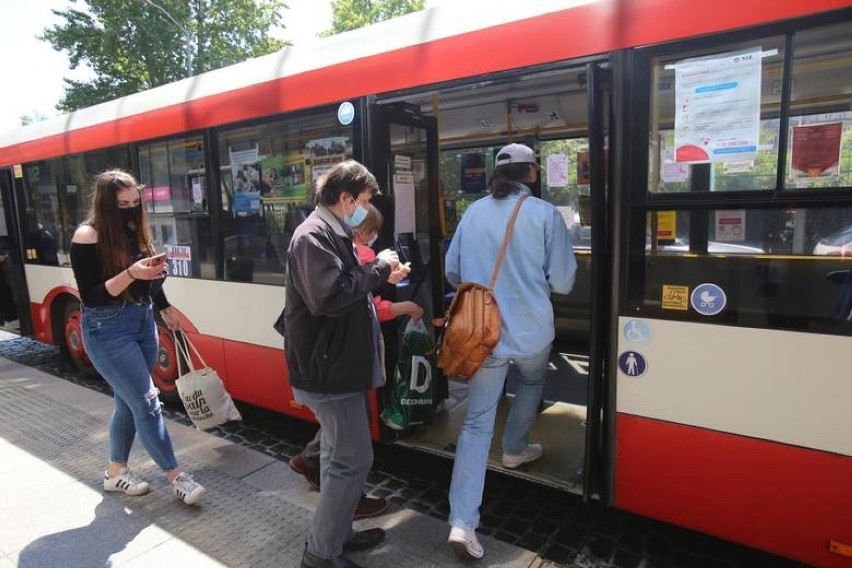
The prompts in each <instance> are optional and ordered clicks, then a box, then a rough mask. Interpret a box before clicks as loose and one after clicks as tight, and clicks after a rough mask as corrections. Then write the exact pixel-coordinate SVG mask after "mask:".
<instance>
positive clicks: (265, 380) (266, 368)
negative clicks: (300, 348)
mask: <svg viewBox="0 0 852 568" xmlns="http://www.w3.org/2000/svg"><path fill="white" fill-rule="evenodd" d="M224 348H225V367H224V368H225V372H226V373H227V375H228V377H230V378H231V379H230V380H229V381H228V390H229V392H230V393H231V396H232V397H233V398H235V399H238V400H241V401H243V402H248V403H249V404H254V405H256V406H261V407H263V408H268V409H270V410H275V411H277V412H283V413H284V414H290V415H295V416H301V417H308V416H310V415H305V416H303V413H304V411H303V410H301V409H299V408H297V407H294V406H293V405H291V404H290V402H291V401H292V399H293V395H292V391H291V389H290V384H289V380H288V373H287V366H286V364H285V361H284V352H283V351H281V349H274V348H270V347H262V346H260V345H251V344H249V343H242V342H239V341H227V340H226V341H224Z"/></svg>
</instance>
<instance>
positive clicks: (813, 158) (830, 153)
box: [791, 122, 843, 180]
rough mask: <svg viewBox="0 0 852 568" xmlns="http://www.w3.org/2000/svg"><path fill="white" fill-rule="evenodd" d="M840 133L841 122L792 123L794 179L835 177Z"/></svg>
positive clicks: (838, 156) (838, 171)
mask: <svg viewBox="0 0 852 568" xmlns="http://www.w3.org/2000/svg"><path fill="white" fill-rule="evenodd" d="M842 134H843V124H842V123H840V122H834V123H831V124H813V125H810V126H795V127H793V157H792V160H791V163H792V166H793V167H792V174H793V179H796V180H801V179H809V180H814V179H819V178H822V179H825V178H836V177H837V176H838V175H839V173H840V169H839V166H840V140H841V137H842Z"/></svg>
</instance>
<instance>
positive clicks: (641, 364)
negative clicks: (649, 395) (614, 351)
mask: <svg viewBox="0 0 852 568" xmlns="http://www.w3.org/2000/svg"><path fill="white" fill-rule="evenodd" d="M618 368H619V369H621V372H622V373H624V374H625V375H627V376H628V377H632V378H634V379H636V378H639V377H641V376H642V375H644V374H645V372H646V371H647V370H648V362H647V361H646V360H645V356H644V355H642V354H641V353H639V352H638V351H625V352H624V353H622V354H621V355H619V357H618Z"/></svg>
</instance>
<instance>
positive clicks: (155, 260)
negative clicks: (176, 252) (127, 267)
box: [151, 252, 166, 266]
mask: <svg viewBox="0 0 852 568" xmlns="http://www.w3.org/2000/svg"><path fill="white" fill-rule="evenodd" d="M165 260H166V253H164V252H161V253H160V254H157V255H154V256H152V257H151V266H155V265H157V264H162V263H163V262H164V261H165Z"/></svg>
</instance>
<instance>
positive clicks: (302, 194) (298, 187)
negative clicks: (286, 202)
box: [260, 152, 309, 201]
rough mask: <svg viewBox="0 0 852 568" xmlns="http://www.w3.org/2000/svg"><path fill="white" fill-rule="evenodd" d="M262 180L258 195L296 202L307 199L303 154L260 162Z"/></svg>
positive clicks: (276, 157) (267, 158)
mask: <svg viewBox="0 0 852 568" xmlns="http://www.w3.org/2000/svg"><path fill="white" fill-rule="evenodd" d="M260 165H261V170H262V174H263V176H262V178H261V182H260V195H261V196H263V197H282V198H287V199H293V200H296V201H305V200H306V199H308V187H309V185H308V181H307V175H306V170H307V166H306V165H305V154H304V152H292V153H289V154H284V155H283V156H267V157H265V158H263V160H261V162H260Z"/></svg>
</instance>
